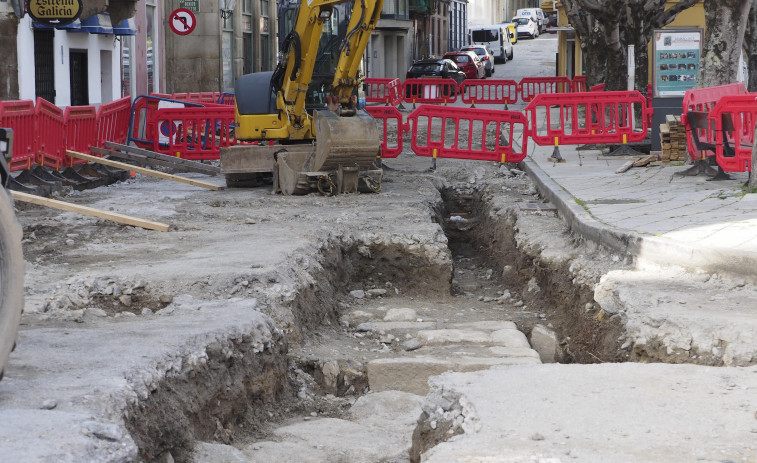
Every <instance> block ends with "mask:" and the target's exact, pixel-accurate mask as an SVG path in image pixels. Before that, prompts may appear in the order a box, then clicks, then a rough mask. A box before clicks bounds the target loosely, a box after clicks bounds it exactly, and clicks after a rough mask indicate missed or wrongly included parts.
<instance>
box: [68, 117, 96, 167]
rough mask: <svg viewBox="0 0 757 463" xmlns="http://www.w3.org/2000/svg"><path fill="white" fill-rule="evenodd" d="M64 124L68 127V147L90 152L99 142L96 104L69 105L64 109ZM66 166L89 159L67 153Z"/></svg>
mask: <svg viewBox="0 0 757 463" xmlns="http://www.w3.org/2000/svg"><path fill="white" fill-rule="evenodd" d="M63 126H64V127H65V129H66V149H69V150H71V151H78V152H80V153H85V154H90V148H91V147H92V146H94V145H95V144H96V143H97V109H95V107H94V106H69V107H67V108H66V109H65V110H64V111H63ZM63 159H64V161H63V164H64V165H65V166H72V165H74V164H82V163H85V162H87V161H83V160H81V159H76V158H72V157H71V156H68V155H65V157H64V158H63Z"/></svg>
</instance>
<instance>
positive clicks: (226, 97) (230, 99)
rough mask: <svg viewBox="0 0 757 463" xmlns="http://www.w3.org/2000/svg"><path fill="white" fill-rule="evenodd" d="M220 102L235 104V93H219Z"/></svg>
mask: <svg viewBox="0 0 757 463" xmlns="http://www.w3.org/2000/svg"><path fill="white" fill-rule="evenodd" d="M217 103H218V104H223V105H230V106H234V104H235V97H234V94H233V93H221V94H220V95H218V101H217Z"/></svg>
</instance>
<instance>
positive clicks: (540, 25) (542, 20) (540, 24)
mask: <svg viewBox="0 0 757 463" xmlns="http://www.w3.org/2000/svg"><path fill="white" fill-rule="evenodd" d="M515 17H516V18H522V17H526V18H531V19H533V21H534V23H536V30H537V31H539V34H541V33H542V32H544V30H545V29H546V28H547V19H546V16H545V14H544V11H543V10H542V9H541V8H521V9H519V10H518V11H516V12H515ZM539 34H537V35H539Z"/></svg>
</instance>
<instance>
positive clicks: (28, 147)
mask: <svg viewBox="0 0 757 463" xmlns="http://www.w3.org/2000/svg"><path fill="white" fill-rule="evenodd" d="M35 121H36V117H35V116H34V102H33V101H31V100H22V101H0V127H7V128H10V129H13V153H12V155H13V156H12V157H11V162H10V165H9V167H10V169H11V170H13V171H15V170H23V169H28V168H30V167H31V166H32V164H33V163H34V160H35V150H36V147H35V144H36V141H35V138H36V134H37V131H36V128H35Z"/></svg>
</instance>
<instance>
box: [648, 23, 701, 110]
mask: <svg viewBox="0 0 757 463" xmlns="http://www.w3.org/2000/svg"><path fill="white" fill-rule="evenodd" d="M652 46H653V52H652V69H653V78H654V96H655V97H658V98H666V97H682V96H683V95H684V94H685V93H686V90H690V89H692V88H695V87H696V86H697V74H698V73H699V60H700V57H701V55H702V29H699V28H689V29H657V30H655V31H654V35H653V40H652Z"/></svg>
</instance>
